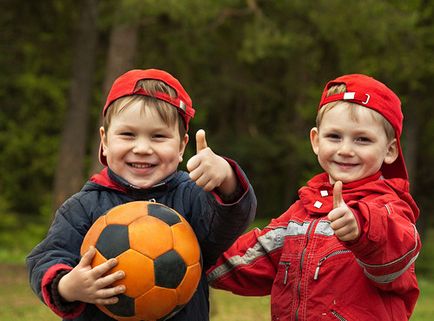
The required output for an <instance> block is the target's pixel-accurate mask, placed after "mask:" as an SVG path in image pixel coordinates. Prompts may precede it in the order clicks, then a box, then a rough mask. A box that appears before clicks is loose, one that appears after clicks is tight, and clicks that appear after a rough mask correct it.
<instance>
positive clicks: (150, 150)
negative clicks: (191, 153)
mask: <svg viewBox="0 0 434 321" xmlns="http://www.w3.org/2000/svg"><path fill="white" fill-rule="evenodd" d="M169 108H171V107H169ZM178 126H179V125H178V123H177V122H175V123H174V124H173V125H169V124H167V123H166V122H164V121H163V119H162V118H161V116H160V115H159V114H158V112H157V110H156V109H155V108H152V107H147V106H144V104H143V102H142V101H134V102H133V103H131V104H130V105H128V106H127V107H126V108H123V109H122V110H120V111H119V112H118V113H116V114H114V115H113V116H112V118H111V121H110V126H109V127H108V128H107V130H105V129H104V127H101V128H100V135H101V141H102V147H103V155H104V156H105V157H106V158H107V164H108V166H109V167H110V169H111V170H112V171H113V172H115V173H116V174H117V175H119V176H121V177H122V178H124V179H125V180H127V181H128V182H129V183H130V184H132V185H134V186H137V187H140V188H150V187H152V186H154V185H155V184H158V183H160V182H161V181H162V180H163V179H165V178H166V177H167V176H169V175H170V174H172V173H173V172H175V171H176V169H177V167H178V164H179V163H180V162H181V161H182V156H183V154H184V150H185V146H186V145H187V142H188V135H184V137H182V139H181V137H180V134H179V131H178Z"/></svg>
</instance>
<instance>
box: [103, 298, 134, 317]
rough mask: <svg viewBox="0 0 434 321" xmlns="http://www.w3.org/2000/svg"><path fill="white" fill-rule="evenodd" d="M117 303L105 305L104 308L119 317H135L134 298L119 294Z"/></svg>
mask: <svg viewBox="0 0 434 321" xmlns="http://www.w3.org/2000/svg"><path fill="white" fill-rule="evenodd" d="M117 297H118V298H119V301H118V302H117V303H115V304H107V305H105V306H104V307H105V308H106V309H107V310H109V311H110V312H111V313H113V314H116V315H118V316H121V317H132V316H134V315H135V305H134V298H130V297H129V296H128V295H124V294H119V295H118V296H117Z"/></svg>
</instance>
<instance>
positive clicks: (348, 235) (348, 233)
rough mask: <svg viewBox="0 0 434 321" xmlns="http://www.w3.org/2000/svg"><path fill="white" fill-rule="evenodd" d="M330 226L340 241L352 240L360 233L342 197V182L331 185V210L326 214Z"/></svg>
mask: <svg viewBox="0 0 434 321" xmlns="http://www.w3.org/2000/svg"><path fill="white" fill-rule="evenodd" d="M328 219H329V220H330V222H331V224H330V226H331V228H332V229H333V231H334V232H335V235H336V236H337V237H338V238H339V239H340V240H341V241H353V240H355V239H357V238H358V237H359V235H360V231H359V225H358V223H357V220H356V217H355V216H354V213H353V212H352V211H351V209H350V208H349V207H348V206H347V204H346V203H345V201H344V199H343V197H342V182H341V181H337V182H336V183H335V185H334V187H333V210H331V211H330V213H329V214H328Z"/></svg>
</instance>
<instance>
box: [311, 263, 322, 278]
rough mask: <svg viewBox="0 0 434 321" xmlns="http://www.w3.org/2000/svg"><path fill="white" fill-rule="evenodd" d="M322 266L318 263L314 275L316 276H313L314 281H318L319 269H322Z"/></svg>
mask: <svg viewBox="0 0 434 321" xmlns="http://www.w3.org/2000/svg"><path fill="white" fill-rule="evenodd" d="M320 266H321V265H320V264H319V263H318V265H317V266H316V269H315V274H314V276H313V279H314V280H318V275H319V268H320Z"/></svg>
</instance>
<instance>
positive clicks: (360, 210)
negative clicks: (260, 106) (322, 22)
mask: <svg viewBox="0 0 434 321" xmlns="http://www.w3.org/2000/svg"><path fill="white" fill-rule="evenodd" d="M402 120H403V115H402V112H401V103H400V100H399V98H398V97H397V96H396V95H395V94H394V93H393V92H392V91H391V90H390V89H389V88H388V87H386V86H385V85H384V84H382V83H381V82H379V81H377V80H375V79H373V78H371V77H368V76H365V75H359V74H352V75H345V76H342V77H339V78H337V79H335V80H332V81H330V82H329V83H328V84H327V85H326V87H325V89H324V92H323V94H322V97H321V102H320V104H319V110H318V115H317V124H316V127H314V128H312V130H311V132H310V140H311V144H312V149H313V151H314V153H315V154H316V155H317V157H318V161H319V163H320V165H321V167H322V168H323V169H324V171H325V173H322V174H319V175H317V176H315V177H313V178H312V179H311V180H310V181H309V182H308V183H307V186H304V187H302V188H301V189H300V190H299V200H297V201H296V202H295V203H294V204H293V205H292V206H291V207H290V208H289V209H288V210H287V211H286V212H285V213H283V214H282V215H281V216H280V217H278V218H277V219H273V220H272V221H271V222H270V224H269V225H268V226H267V227H265V228H264V229H263V230H259V229H256V230H253V231H251V232H249V233H247V234H245V235H243V236H242V237H240V238H239V239H238V240H237V241H236V243H235V244H234V245H233V246H232V247H231V248H229V249H228V250H227V251H226V252H225V253H224V254H223V255H221V256H220V258H219V260H218V261H217V264H216V265H214V266H213V267H212V268H211V269H209V270H208V280H209V282H210V283H211V285H212V286H213V287H215V288H219V289H225V290H231V291H232V292H234V293H236V294H240V295H251V296H258V295H269V294H271V315H272V320H275V321H277V320H280V321H289V320H291V321H292V320H297V321H318V320H330V321H331V320H352V321H366V320H369V321H374V320H378V321H392V320H394V321H397V320H399V321H401V320H408V319H409V318H410V315H411V313H412V311H413V308H414V306H415V303H416V300H417V297H418V295H419V289H418V285H417V280H416V275H415V271H414V261H415V260H416V258H417V256H418V253H419V250H420V247H421V243H420V239H419V235H418V232H417V230H416V227H415V222H416V219H417V218H418V215H419V209H418V207H417V205H416V203H415V202H414V200H413V198H412V197H411V195H410V194H409V182H408V175H407V170H406V167H405V162H404V158H403V155H402V150H401V146H400V142H399V138H400V135H401V131H402Z"/></svg>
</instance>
